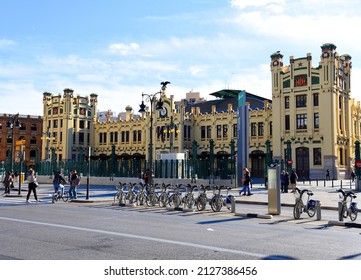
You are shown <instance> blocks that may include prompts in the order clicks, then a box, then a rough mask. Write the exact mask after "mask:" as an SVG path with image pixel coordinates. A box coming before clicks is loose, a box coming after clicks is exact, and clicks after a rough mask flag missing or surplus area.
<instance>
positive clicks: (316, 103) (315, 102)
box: [313, 93, 318, 107]
mask: <svg viewBox="0 0 361 280" xmlns="http://www.w3.org/2000/svg"><path fill="white" fill-rule="evenodd" d="M313 106H315V107H317V106H318V93H315V94H314V95H313Z"/></svg>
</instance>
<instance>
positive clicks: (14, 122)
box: [6, 113, 21, 171]
mask: <svg viewBox="0 0 361 280" xmlns="http://www.w3.org/2000/svg"><path fill="white" fill-rule="evenodd" d="M6 124H7V127H8V128H10V129H11V157H10V166H11V171H13V170H14V151H15V141H14V127H15V126H17V127H19V128H20V127H21V123H20V121H19V113H17V114H16V115H12V116H11V115H10V116H9V118H8V120H7V122H6Z"/></svg>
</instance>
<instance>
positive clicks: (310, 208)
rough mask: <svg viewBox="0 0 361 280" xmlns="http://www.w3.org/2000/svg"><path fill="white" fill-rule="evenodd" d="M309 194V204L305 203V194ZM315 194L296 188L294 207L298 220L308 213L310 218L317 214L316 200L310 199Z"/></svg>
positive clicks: (295, 216)
mask: <svg viewBox="0 0 361 280" xmlns="http://www.w3.org/2000/svg"><path fill="white" fill-rule="evenodd" d="M305 193H306V194H307V202H306V204H305V203H303V200H302V197H303V194H305ZM311 196H313V192H312V191H310V190H307V189H304V190H300V189H299V188H296V191H295V198H296V200H295V206H294V207H293V217H294V218H295V219H296V220H298V219H299V218H300V217H301V214H302V213H303V212H305V213H307V214H308V216H309V217H310V218H312V217H313V216H315V214H316V200H313V199H310V197H311Z"/></svg>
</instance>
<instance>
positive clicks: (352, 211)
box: [350, 205, 357, 221]
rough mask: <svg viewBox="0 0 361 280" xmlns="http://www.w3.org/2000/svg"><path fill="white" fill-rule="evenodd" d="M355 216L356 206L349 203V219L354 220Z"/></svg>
mask: <svg viewBox="0 0 361 280" xmlns="http://www.w3.org/2000/svg"><path fill="white" fill-rule="evenodd" d="M356 218H357V206H353V205H351V207H350V219H351V221H355V220H356Z"/></svg>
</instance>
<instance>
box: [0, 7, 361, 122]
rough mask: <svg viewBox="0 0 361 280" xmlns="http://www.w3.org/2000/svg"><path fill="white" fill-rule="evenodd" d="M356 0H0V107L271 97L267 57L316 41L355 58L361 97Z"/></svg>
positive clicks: (316, 53) (36, 111) (27, 109)
mask: <svg viewBox="0 0 361 280" xmlns="http://www.w3.org/2000/svg"><path fill="white" fill-rule="evenodd" d="M360 10H361V3H360V1H358V0H348V1H344V0H327V1H326V0H297V1H293V0H292V1H287V0H232V1H230V0H198V1H196V0H194V1H190V0H182V1H176V0H173V1H170V0H152V1H146V0H132V1H125V0H123V1H122V0H103V1H97V0H87V1H85V0H72V1H69V0H52V1H45V0H31V1H28V0H0V11H1V12H0V13H1V16H0V27H1V28H0V97H1V99H0V100H1V101H0V113H17V112H20V113H21V114H30V115H42V114H43V112H42V93H43V92H45V91H47V92H51V93H53V94H58V93H62V92H63V89H64V88H72V89H74V93H75V94H79V95H81V96H87V95H89V94H91V93H97V94H98V95H99V98H98V101H99V110H100V111H104V110H108V109H110V110H112V111H114V112H116V113H119V112H122V111H124V109H125V107H126V106H127V105H131V106H132V107H133V109H134V111H135V112H138V109H139V104H140V102H141V94H142V92H144V93H154V92H156V91H159V89H160V82H162V81H165V80H168V81H170V82H171V84H170V85H169V86H168V91H167V93H168V94H169V95H174V96H175V98H176V99H177V100H179V99H181V98H183V97H185V93H186V92H189V91H191V90H193V91H199V92H200V93H201V96H203V97H205V98H207V99H210V98H209V96H208V94H209V93H212V92H214V91H217V90H220V89H223V88H232V89H244V90H247V91H248V92H251V93H253V94H257V95H260V96H264V97H267V98H271V74H270V66H269V65H270V55H271V54H272V53H273V52H275V51H277V50H279V51H281V53H282V54H283V55H284V63H285V64H286V65H288V64H289V57H290V56H294V57H296V58H297V57H304V56H306V55H307V53H312V56H313V66H314V67H317V66H318V63H319V58H320V54H321V48H320V46H321V45H322V44H323V43H333V44H335V45H336V46H337V51H338V52H339V53H340V54H345V53H347V54H349V55H351V56H352V64H353V69H352V96H353V97H355V98H356V99H357V100H361V95H360V92H361V67H360V65H361V49H360V47H359V46H360V43H361V42H360V40H361V39H360V35H359V34H360V32H359V26H361V15H360V14H359V11H360Z"/></svg>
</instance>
